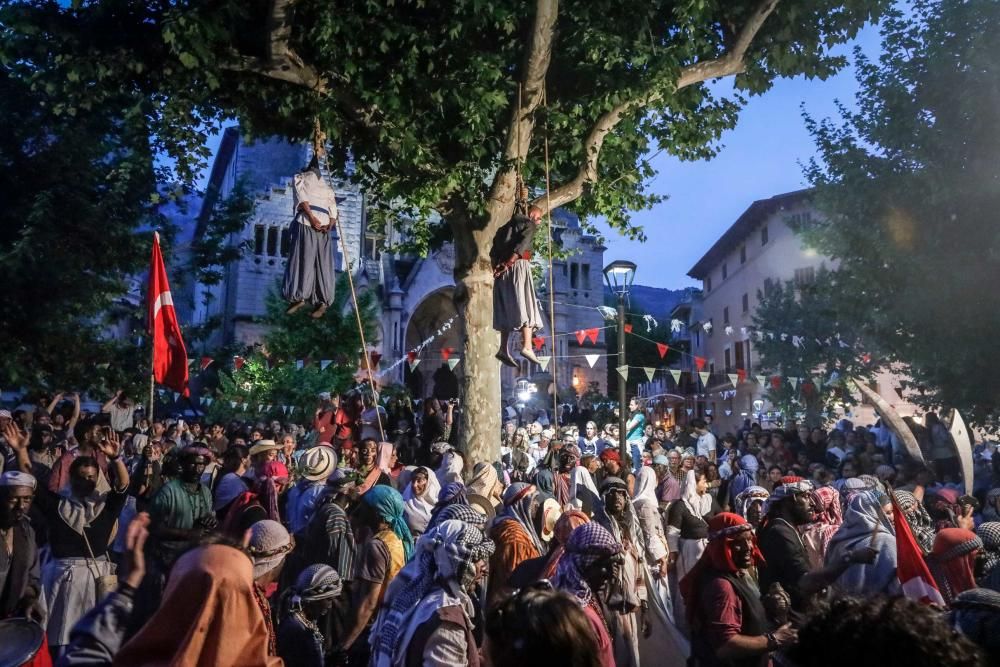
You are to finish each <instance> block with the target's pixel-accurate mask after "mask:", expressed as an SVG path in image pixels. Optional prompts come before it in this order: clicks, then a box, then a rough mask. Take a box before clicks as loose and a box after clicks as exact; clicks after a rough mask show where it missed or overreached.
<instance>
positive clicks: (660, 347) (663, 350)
mask: <svg viewBox="0 0 1000 667" xmlns="http://www.w3.org/2000/svg"><path fill="white" fill-rule="evenodd" d="M669 349H670V346H669V345H667V344H666V343H657V344H656V351H657V352H659V353H660V359H662V358H663V357H665V356H666V355H667V350H669Z"/></svg>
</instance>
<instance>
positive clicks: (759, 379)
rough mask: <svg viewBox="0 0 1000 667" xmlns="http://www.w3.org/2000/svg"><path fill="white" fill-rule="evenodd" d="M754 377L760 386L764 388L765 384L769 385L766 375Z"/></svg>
mask: <svg viewBox="0 0 1000 667" xmlns="http://www.w3.org/2000/svg"><path fill="white" fill-rule="evenodd" d="M754 377H755V378H757V384H759V385H760V386H762V387H763V386H764V385H765V384H767V376H766V375H754Z"/></svg>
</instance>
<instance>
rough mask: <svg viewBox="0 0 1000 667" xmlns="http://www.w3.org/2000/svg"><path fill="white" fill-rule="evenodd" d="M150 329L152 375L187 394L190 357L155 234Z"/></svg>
mask: <svg viewBox="0 0 1000 667" xmlns="http://www.w3.org/2000/svg"><path fill="white" fill-rule="evenodd" d="M146 306H147V314H148V317H149V320H148V321H149V332H150V334H151V335H152V337H153V378H154V379H155V380H156V381H157V382H159V383H160V384H162V385H163V386H165V387H169V388H170V389H173V390H174V391H176V392H179V393H181V394H183V395H184V396H188V395H189V394H190V392H189V391H188V358H187V350H186V349H185V347H184V339H183V338H181V325H180V323H179V322H178V321H177V313H176V312H175V311H174V300H173V297H171V295H170V284H169V283H168V282H167V267H166V266H164V265H163V255H162V254H161V253H160V235H159V234H157V233H155V232H154V233H153V257H152V261H151V262H150V266H149V292H148V293H147V294H146Z"/></svg>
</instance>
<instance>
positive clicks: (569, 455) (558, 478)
mask: <svg viewBox="0 0 1000 667" xmlns="http://www.w3.org/2000/svg"><path fill="white" fill-rule="evenodd" d="M550 456H552V457H553V458H555V460H556V469H555V470H554V471H553V479H552V482H553V489H554V493H553V494H552V495H554V496H555V499H556V500H557V501H558V502H559V504H560V505H561V506H562V507H563V508H566V507H569V505H570V503H572V502H573V499H574V496H573V493H572V491H571V490H570V486H571V485H572V483H573V476H572V473H573V471H574V470H575V469H576V468H577V467H578V465H577V464H578V463H579V462H580V448H579V447H577V446H576V445H569V446H564V447H563V448H562V449H559V450H552V451H551V452H550Z"/></svg>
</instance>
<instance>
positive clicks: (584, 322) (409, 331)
mask: <svg viewBox="0 0 1000 667" xmlns="http://www.w3.org/2000/svg"><path fill="white" fill-rule="evenodd" d="M310 154H311V149H310V147H309V146H308V145H307V144H290V143H288V142H285V141H282V140H277V139H270V140H263V141H256V142H253V143H246V142H244V141H243V140H242V138H241V137H240V135H239V131H238V130H237V129H235V128H229V129H227V130H226V131H225V132H224V133H223V135H222V139H221V143H220V146H219V149H218V151H217V153H216V156H215V160H214V163H213V165H212V169H211V172H210V175H209V179H208V184H207V188H206V192H205V194H204V196H203V198H201V200H200V202H199V207H198V213H197V216H196V223H194V230H193V231H192V232H191V235H192V236H193V237H194V238H197V237H198V235H199V234H203V233H204V229H205V224H206V223H207V221H208V219H209V216H210V214H211V211H212V208H213V206H214V205H215V204H216V203H217V202H218V201H220V200H221V199H223V198H225V197H227V196H228V195H229V194H230V193H231V192H232V189H233V187H234V185H235V184H236V183H237V182H238V181H239V180H241V179H242V180H243V181H244V182H245V183H246V184H247V185H248V186H249V188H250V192H251V193H252V194H253V196H254V197H255V199H256V204H257V206H256V210H255V213H254V216H253V218H252V219H251V220H248V221H247V223H246V225H245V226H244V228H243V229H242V230H241V231H240V232H239V233H237V234H233V235H232V236H231V238H230V239H229V243H230V244H231V245H232V246H243V247H244V251H243V255H242V257H241V258H240V259H239V260H237V261H235V262H232V263H231V264H229V265H228V266H226V267H224V269H223V272H224V278H223V280H222V282H221V283H220V284H218V285H215V286H208V285H201V284H190V285H186V287H185V289H186V291H185V293H184V295H183V298H184V300H185V302H186V303H185V305H182V306H180V307H179V312H180V313H181V317H182V319H186V320H187V321H188V322H190V323H191V324H194V325H200V324H204V323H205V322H207V321H209V320H210V319H211V318H213V317H217V318H219V320H220V321H221V325H220V326H219V328H218V330H217V332H216V333H215V334H214V335H213V336H212V337H211V339H210V340H209V341H208V349H212V348H214V347H218V346H220V345H223V344H230V343H234V342H235V343H242V344H247V345H249V344H253V343H255V342H257V341H259V340H260V339H261V338H262V336H263V334H264V331H263V329H262V326H263V325H261V324H259V323H257V322H256V321H255V320H256V319H257V318H258V317H260V316H262V315H264V313H265V298H266V296H267V294H268V292H269V291H272V290H277V289H278V288H279V285H280V281H281V278H282V275H283V272H284V267H285V263H286V261H287V260H286V258H287V256H288V252H289V236H288V225H289V223H290V222H291V218H292V209H293V205H292V191H291V177H292V175H293V174H295V173H296V172H297V171H299V170H300V169H301V168H302V167H303V166H305V165H306V163H307V162H308V161H309V157H310ZM328 177H329V176H328ZM330 178H331V184H332V185H333V188H334V190H335V191H336V193H337V207H338V211H339V213H340V228H341V230H342V232H343V233H344V234H345V235H346V239H345V241H346V243H345V245H346V247H347V254H348V257H347V258H346V259H345V257H344V253H343V252H342V250H341V245H340V241H338V242H337V256H336V269H337V271H338V272H342V271H344V270H346V269H347V267H348V262H347V260H350V266H351V267H353V270H354V274H353V275H354V280H355V285H356V288H357V289H359V290H362V289H367V290H374V291H376V292H377V294H378V299H379V303H380V321H379V331H378V341H377V343H376V344H375V345H374V347H375V348H376V349H377V350H378V351H379V352H380V353H381V354H382V362H381V364H380V367H381V368H382V369H386V368H388V367H390V366H392V369H391V370H390V371H389V372H387V373H386V374H385V376H384V377H383V378H382V382H383V383H386V384H389V383H406V384H407V385H408V386H410V387H411V389H412V390H413V393H414V395H417V396H421V395H422V396H427V395H430V394H437V395H441V396H447V395H450V394H452V393H453V392H454V391H455V388H456V387H457V381H456V377H455V373H459V374H460V373H461V366H459V367H457V368H455V371H454V373H453V372H452V371H450V370H449V369H448V368H447V365H446V363H445V362H444V360H443V354H442V350H443V349H444V348H447V347H450V348H452V349H453V350H455V355H454V356H456V357H460V354H461V327H460V321H459V319H458V318H457V311H456V310H455V306H454V303H453V301H452V296H453V294H454V279H453V273H452V272H453V267H454V260H455V255H454V248H453V246H451V245H450V244H446V245H444V246H443V247H442V248H440V249H439V250H437V251H436V252H434V253H433V254H431V255H430V256H429V257H426V258H422V257H415V256H411V255H406V254H400V253H396V252H391V251H386V250H385V246H386V245H387V244H386V238H384V237H383V236H380V235H378V234H376V233H374V232H373V231H372V230H370V229H368V226H367V217H366V212H365V197H364V193H362V192H361V190H360V189H359V188H358V187H357V186H356V185H353V184H351V183H347V182H342V181H339V180H337V179H333V178H332V177H330ZM553 230H554V234H555V236H556V238H557V240H558V241H559V243H560V244H561V245H562V247H564V248H567V249H571V250H573V251H575V254H574V255H573V256H571V257H570V258H569V259H567V260H564V261H563V260H560V261H556V262H555V263H554V265H553V266H554V274H555V281H554V282H555V302H556V305H555V319H556V331H557V333H558V334H561V335H557V336H556V348H555V355H556V356H557V357H558V359H557V360H555V361H554V364H553V366H552V367H550V368H549V369H548V372H543V371H542V369H541V368H539V367H538V366H536V365H532V364H528V363H527V362H522V366H521V367H520V368H518V369H508V368H504V370H503V373H502V382H503V396H504V397H505V398H511V397H514V396H515V393H516V391H515V387H516V385H517V381H518V380H519V379H520V380H527V381H529V382H531V383H534V384H535V386H536V387H537V388H538V396H539V400H541V399H542V397H543V395H544V394H545V391H546V389H548V386H549V384H550V383H551V370H552V368H553V367H554V368H555V369H556V373H557V379H558V384H559V386H560V393H562V392H563V391H567V389H566V388H567V387H572V388H573V389H576V390H578V392H579V393H583V392H584V391H586V390H587V388H588V386H589V385H590V384H591V383H593V382H596V383H597V384H598V387H599V389H600V391H601V392H604V391H605V386H606V382H607V380H606V376H607V366H606V360H605V359H604V357H603V356H602V357H601V358H600V359H599V361H598V362H597V363H596V364H595V365H594V367H593V368H591V367H590V366H589V364H588V363H587V361H586V360H585V357H584V355H586V354H591V353H598V354H603V353H604V351H605V350H604V345H605V343H604V336H603V331H602V332H601V335H600V336H599V337H598V340H597V342H596V343H591V342H590V341H584V344H583V345H580V344H579V343H578V341H577V339H576V337H575V336H574V335H573V332H574V331H576V330H579V329H588V328H598V327H601V326H603V324H602V322H603V319H602V317H601V315H600V313H599V312H598V311H597V306H599V305H601V304H602V302H603V283H602V280H603V276H602V273H601V269H602V267H603V254H604V247H603V246H602V245H601V243H600V241H599V239H596V238H594V237H592V236H589V235H586V234H584V233H583V231H582V230H581V229H580V225H579V220H578V219H577V218H576V217H575V216H574V215H572V214H570V213H568V212H566V211H562V210H560V211H556V213H555V214H554V216H553ZM404 232H405V230H394V229H392V228H391V226H390V228H389V229H387V230H385V234H386V236H388V238H389V240H390V243H389V245H392V243H391V241H392V240H393V239H394V238H395V236H396V235H397V234H399V233H404ZM545 268H547V266H543V267H542V269H543V276H542V280H541V283H542V284H543V285H546V286H547V285H548V276H547V272H545ZM538 295H539V298H540V299H541V300H542V301H543V310H544V312H545V315H546V327H545V331H543V332H540V335H542V336H545V337H546V341H545V346H544V348H543V349H542V350H541V351H540V352H539V354H543V355H552V354H553V351H552V350H553V348H552V344H551V339H549V338H548V335H549V332H550V331H551V326H549V322H548V321H547V320H548V313H549V308H548V293H547V290H546V289H544V288H540V289H539V291H538ZM452 318H454V319H452ZM449 321H451V322H452V326H450V327H449V328H447V330H446V331H444V332H443V333H442V334H441V335H440V336H435V335H434V334H436V333H437V332H438V331H439V330H440V329H442V327H443V326H444V325H445V323H447V322H449ZM428 338H433V340H431V342H430V343H429V344H428V345H426V346H424V347H422V348H421V349H420V351H419V354H418V358H419V359H420V360H421V361H420V363H419V364H418V365H417V366H416V368H415V369H414V370H413V371H411V370H410V368H409V364H407V363H399V364H396V365H395V366H393V364H394V362H397V361H398V360H400V359H403V358H404V357H405V356H406V353H407V352H408V351H410V350H414V349H416V348H417V347H418V346H420V345H421V343H422V342H424V341H426V340H428ZM511 345H512V346H514V345H515V342H514V341H512V343H511ZM518 358H519V357H518ZM459 363H461V361H459Z"/></svg>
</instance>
